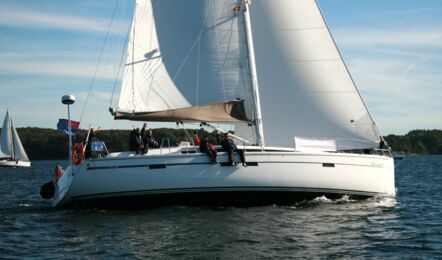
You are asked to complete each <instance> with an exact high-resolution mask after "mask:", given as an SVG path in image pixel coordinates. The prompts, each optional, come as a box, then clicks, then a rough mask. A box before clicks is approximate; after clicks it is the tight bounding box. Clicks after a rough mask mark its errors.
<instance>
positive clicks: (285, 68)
mask: <svg viewBox="0 0 442 260" xmlns="http://www.w3.org/2000/svg"><path fill="white" fill-rule="evenodd" d="M250 9H251V10H250V14H251V23H252V32H253V41H254V47H255V58H256V66H257V72H258V81H259V85H260V96H261V109H262V111H263V112H262V114H263V125H264V133H265V139H266V144H267V145H272V146H287V145H289V144H293V140H294V139H293V138H294V136H297V137H303V138H310V139H333V140H336V143H337V148H338V149H339V150H343V149H362V148H373V147H375V146H376V145H378V143H379V141H380V134H379V131H378V130H377V128H376V126H375V124H374V122H373V120H372V118H371V116H370V114H369V112H368V111H367V108H366V106H365V104H364V102H363V100H362V98H361V96H360V94H359V92H358V90H357V89H356V86H355V84H354V82H353V80H352V78H351V76H350V74H349V72H348V70H347V67H346V65H345V63H344V61H343V59H342V57H341V55H340V53H339V51H338V49H337V47H336V45H335V42H334V40H333V38H332V36H331V34H330V32H329V29H328V27H327V25H326V23H325V21H324V19H323V16H322V14H321V11H320V9H319V7H318V5H317V3H316V1H315V0H271V1H268V0H254V1H253V2H252V4H251V6H250Z"/></svg>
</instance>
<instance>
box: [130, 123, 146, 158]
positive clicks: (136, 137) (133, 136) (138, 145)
mask: <svg viewBox="0 0 442 260" xmlns="http://www.w3.org/2000/svg"><path fill="white" fill-rule="evenodd" d="M143 149H144V143H143V138H141V131H140V128H134V129H133V130H132V131H131V132H130V135H129V150H130V151H134V152H135V153H136V154H141V153H142V152H143Z"/></svg>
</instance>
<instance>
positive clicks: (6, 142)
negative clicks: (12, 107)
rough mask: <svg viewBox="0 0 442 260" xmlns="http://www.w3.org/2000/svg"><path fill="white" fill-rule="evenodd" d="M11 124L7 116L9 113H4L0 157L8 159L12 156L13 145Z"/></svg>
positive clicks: (0, 138) (0, 136)
mask: <svg viewBox="0 0 442 260" xmlns="http://www.w3.org/2000/svg"><path fill="white" fill-rule="evenodd" d="M11 127H12V122H11V117H10V115H9V111H6V116H5V120H4V121H3V127H2V133H1V135H0V156H2V157H9V156H13V153H14V150H13V146H12V145H13V143H12V131H11Z"/></svg>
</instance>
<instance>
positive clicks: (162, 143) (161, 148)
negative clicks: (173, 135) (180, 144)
mask: <svg viewBox="0 0 442 260" xmlns="http://www.w3.org/2000/svg"><path fill="white" fill-rule="evenodd" d="M164 141H167V147H168V148H169V154H170V139H169V138H162V139H161V147H160V154H163V147H164Z"/></svg>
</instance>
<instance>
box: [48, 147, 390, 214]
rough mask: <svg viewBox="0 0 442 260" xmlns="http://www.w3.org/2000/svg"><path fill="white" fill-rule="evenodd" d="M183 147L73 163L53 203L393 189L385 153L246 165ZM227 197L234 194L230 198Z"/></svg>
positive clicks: (281, 155) (249, 156) (290, 155)
mask: <svg viewBox="0 0 442 260" xmlns="http://www.w3.org/2000/svg"><path fill="white" fill-rule="evenodd" d="M182 151H183V150H180V149H179V148H177V149H176V150H175V152H171V153H170V154H166V155H165V154H163V155H160V154H159V152H158V150H157V151H156V152H157V154H156V155H155V154H149V155H143V156H134V155H129V154H127V153H126V154H124V153H121V154H114V155H112V156H110V157H107V158H101V159H94V160H87V161H86V162H84V163H82V164H80V165H78V166H74V167H73V169H74V174H73V175H72V174H71V169H70V167H68V169H67V170H66V171H65V173H64V174H63V176H62V178H60V180H59V181H58V184H57V188H56V193H55V196H54V198H53V206H55V207H65V206H69V205H71V204H73V203H75V202H79V203H80V204H82V203H84V202H86V203H90V202H93V205H94V206H100V203H101V202H109V203H110V204H106V205H113V204H112V203H114V202H116V201H118V202H119V203H126V201H130V200H131V199H134V198H137V199H138V200H137V202H136V203H142V204H143V205H146V206H147V205H150V204H161V203H162V202H165V203H166V204H171V203H172V204H174V203H176V204H181V203H184V204H187V202H190V204H193V203H192V202H195V204H198V203H197V201H201V202H202V203H203V204H211V201H210V200H211V198H212V199H214V200H216V201H213V203H215V204H221V205H223V204H226V205H230V204H234V205H236V204H240V205H243V204H253V205H254V204H260V203H259V202H260V200H261V199H262V198H258V195H262V197H264V198H266V199H264V200H262V202H264V201H265V202H269V203H275V204H278V203H279V202H281V203H283V204H285V203H287V202H290V201H292V200H297V199H300V198H304V197H309V196H306V195H309V194H311V195H312V196H316V195H319V196H320V195H321V194H322V195H324V194H325V195H335V196H342V195H344V194H348V195H350V196H356V197H371V196H376V195H387V196H394V195H395V186H394V163H393V159H392V158H389V157H386V156H378V155H360V154H345V153H302V152H293V151H289V150H288V149H286V150H285V151H284V150H282V149H280V151H265V152H263V151H259V150H256V151H248V152H247V153H246V160H247V162H248V167H243V166H241V164H238V166H223V165H225V162H226V161H227V157H226V155H225V154H224V153H219V156H218V159H219V161H220V163H218V164H210V163H209V162H208V157H207V156H206V155H205V154H200V153H193V154H186V153H185V154H183V153H182ZM194 151H195V150H194ZM153 152H155V151H153ZM149 153H152V152H151V151H149ZM236 160H237V161H239V157H238V158H236ZM229 193H230V195H228V194H229ZM243 194H247V196H246V197H247V198H248V199H249V200H248V202H246V201H242V200H241V199H242V195H243ZM190 195H192V196H190ZM212 195H213V196H212ZM214 195H216V196H214ZM255 195H256V196H257V197H256V199H255V201H253V200H254V199H253V198H254V196H255ZM273 195H277V196H274V197H273ZM232 196H236V197H235V198H233V201H232ZM186 198H188V199H189V200H193V201H186V200H185V199H186ZM224 198H225V201H223V199H224ZM200 199H202V200H200ZM250 199H251V200H250ZM281 200H282V201H281ZM242 202H244V203H242ZM97 203H98V204H97ZM139 206H141V205H139Z"/></svg>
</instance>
